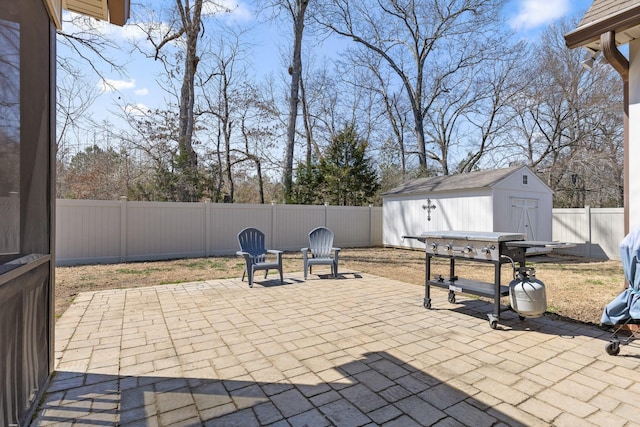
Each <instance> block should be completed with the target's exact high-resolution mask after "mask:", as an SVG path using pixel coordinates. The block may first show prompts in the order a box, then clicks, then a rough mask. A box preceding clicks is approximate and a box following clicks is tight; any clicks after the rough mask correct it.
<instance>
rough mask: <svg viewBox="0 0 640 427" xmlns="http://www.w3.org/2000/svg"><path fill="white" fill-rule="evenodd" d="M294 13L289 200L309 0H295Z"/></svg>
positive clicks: (287, 173)
mask: <svg viewBox="0 0 640 427" xmlns="http://www.w3.org/2000/svg"><path fill="white" fill-rule="evenodd" d="M295 2H296V4H295V13H294V16H293V32H294V39H293V58H292V62H291V67H290V68H289V72H290V74H291V86H290V92H289V120H288V124H287V147H286V154H285V165H284V176H283V182H284V200H285V202H290V201H291V196H292V187H293V153H294V146H295V137H296V119H297V116H298V92H299V89H300V79H301V77H302V34H303V31H304V14H305V11H306V10H307V5H308V3H309V0H295Z"/></svg>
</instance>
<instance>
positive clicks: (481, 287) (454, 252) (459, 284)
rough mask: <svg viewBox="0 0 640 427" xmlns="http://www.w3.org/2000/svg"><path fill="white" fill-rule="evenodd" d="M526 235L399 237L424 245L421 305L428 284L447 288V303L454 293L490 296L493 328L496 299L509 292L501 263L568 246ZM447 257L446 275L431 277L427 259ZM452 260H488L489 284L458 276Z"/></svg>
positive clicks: (426, 304) (427, 295)
mask: <svg viewBox="0 0 640 427" xmlns="http://www.w3.org/2000/svg"><path fill="white" fill-rule="evenodd" d="M526 237H527V236H526V234H519V233H504V232H470V231H433V232H425V233H422V234H421V235H419V236H403V239H416V240H419V241H420V242H423V243H424V244H425V248H426V249H425V251H426V260H425V296H424V307H425V308H426V309H430V308H431V295H430V288H431V286H436V287H438V288H444V289H449V302H450V303H455V301H456V292H461V293H467V294H472V295H478V296H483V297H489V298H493V313H488V314H487V316H488V317H489V325H490V326H491V328H493V329H495V328H496V327H497V326H498V320H499V319H500V308H501V307H500V298H501V297H503V296H507V295H509V287H508V286H504V285H501V284H500V283H501V281H500V279H501V278H500V267H501V265H502V264H505V263H511V264H514V268H516V267H515V263H518V264H519V265H518V267H520V268H524V266H525V253H526V251H527V248H550V249H553V248H557V247H566V246H568V245H566V244H562V243H557V242H541V241H532V240H525V239H526ZM433 257H439V258H448V259H449V277H446V278H445V277H442V276H441V275H438V276H437V277H431V258H433ZM456 260H467V261H474V262H483V263H490V264H493V265H494V280H493V283H489V282H480V281H476V280H469V279H463V278H459V277H458V276H456V274H455V266H456Z"/></svg>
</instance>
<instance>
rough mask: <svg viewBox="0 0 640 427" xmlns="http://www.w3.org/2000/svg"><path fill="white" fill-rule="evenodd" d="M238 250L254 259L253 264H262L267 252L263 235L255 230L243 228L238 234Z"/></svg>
mask: <svg viewBox="0 0 640 427" xmlns="http://www.w3.org/2000/svg"><path fill="white" fill-rule="evenodd" d="M238 243H239V244H240V249H242V250H243V251H244V252H248V253H250V254H251V256H252V257H253V258H254V262H264V259H265V254H266V252H267V250H266V249H265V245H264V233H263V232H262V231H260V230H258V229H257V228H251V227H250V228H245V229H244V230H242V231H241V232H240V233H238Z"/></svg>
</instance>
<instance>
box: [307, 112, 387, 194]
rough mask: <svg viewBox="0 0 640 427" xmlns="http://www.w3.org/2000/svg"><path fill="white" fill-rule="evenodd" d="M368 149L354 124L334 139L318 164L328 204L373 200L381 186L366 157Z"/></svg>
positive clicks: (348, 125) (346, 126)
mask: <svg viewBox="0 0 640 427" xmlns="http://www.w3.org/2000/svg"><path fill="white" fill-rule="evenodd" d="M367 147H368V143H367V141H365V140H363V139H362V138H360V137H359V136H358V133H357V130H356V127H355V124H353V123H350V124H347V125H345V127H344V128H343V129H342V131H340V133H338V134H337V135H336V136H334V137H333V139H332V141H331V144H330V145H329V147H327V150H326V152H325V155H324V157H323V159H322V160H321V161H320V165H319V173H320V175H321V177H322V183H323V185H322V187H323V188H324V190H325V197H326V201H327V202H329V203H331V204H332V205H341V206H361V205H364V204H367V203H369V202H370V201H371V200H372V199H373V197H374V196H375V194H376V192H377V191H378V189H379V187H380V184H379V183H378V177H377V175H376V172H375V170H374V168H373V165H372V163H371V159H370V158H369V157H367V156H366V151H367Z"/></svg>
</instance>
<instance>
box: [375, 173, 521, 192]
mask: <svg viewBox="0 0 640 427" xmlns="http://www.w3.org/2000/svg"><path fill="white" fill-rule="evenodd" d="M523 168H525V169H529V168H527V167H526V166H512V167H509V168H504V169H492V170H485V171H478V172H469V173H461V174H457V175H445V176H432V177H428V178H418V179H414V180H411V181H407V182H405V183H404V184H402V185H399V186H398V187H396V188H393V189H391V190H389V191H387V192H385V193H384V194H383V196H393V195H401V194H402V195H405V194H427V193H437V192H445V191H456V190H470V189H481V188H490V187H493V186H494V185H496V184H497V183H499V182H500V181H502V180H503V179H505V178H506V177H508V176H509V175H511V174H513V173H515V172H517V171H519V170H520V169H523Z"/></svg>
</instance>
